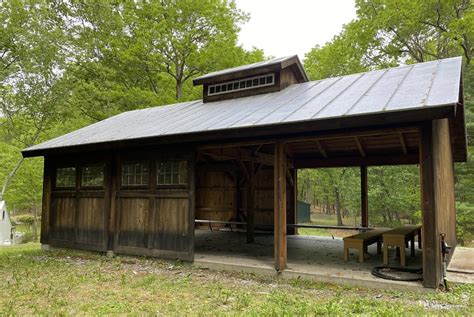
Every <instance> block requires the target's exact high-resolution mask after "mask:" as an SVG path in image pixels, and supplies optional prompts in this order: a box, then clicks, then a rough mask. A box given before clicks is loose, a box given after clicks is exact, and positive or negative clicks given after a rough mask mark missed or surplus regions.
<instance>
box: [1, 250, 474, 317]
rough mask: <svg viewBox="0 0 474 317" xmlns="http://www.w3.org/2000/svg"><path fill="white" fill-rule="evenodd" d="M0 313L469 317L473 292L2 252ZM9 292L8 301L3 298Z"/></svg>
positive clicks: (90, 256) (64, 253) (56, 253)
mask: <svg viewBox="0 0 474 317" xmlns="http://www.w3.org/2000/svg"><path fill="white" fill-rule="evenodd" d="M0 289H1V294H2V296H0V315H2V316H10V315H76V314H80V315H98V314H119V313H125V314H133V315H137V314H154V315H222V314H225V315H251V316H262V315H263V316H268V315H272V316H277V315H278V316H280V315H284V316H294V315H331V316H334V315H336V316H342V315H348V314H359V315H372V316H392V315H393V316H406V315H439V314H442V315H444V314H449V315H466V316H467V315H469V314H470V313H472V311H473V310H474V302H473V301H474V287H473V286H465V285H463V286H456V287H453V290H452V291H451V292H449V293H445V292H431V293H414V292H408V291H407V292H401V291H389V290H384V289H365V288H356V287H350V286H341V285H333V284H327V283H319V282H313V281H306V280H299V279H295V280H283V279H278V278H271V277H262V276H256V275H251V274H241V273H223V272H215V271H210V270H204V269H198V268H195V267H193V266H191V265H184V264H182V263H180V262H165V261H158V260H153V259H148V258H137V257H114V258H108V257H106V256H103V255H98V254H96V253H89V252H79V251H65V250H58V251H53V252H41V251H40V247H39V244H37V243H30V244H25V245H21V246H11V247H3V248H0ZM6 295H7V296H6Z"/></svg>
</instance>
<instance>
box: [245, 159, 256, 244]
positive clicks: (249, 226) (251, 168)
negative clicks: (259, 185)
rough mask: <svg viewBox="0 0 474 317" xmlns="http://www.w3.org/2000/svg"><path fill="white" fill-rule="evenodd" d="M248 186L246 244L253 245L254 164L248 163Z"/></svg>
mask: <svg viewBox="0 0 474 317" xmlns="http://www.w3.org/2000/svg"><path fill="white" fill-rule="evenodd" d="M248 167H249V168H248V174H249V176H250V177H249V179H248V186H247V243H253V242H254V239H255V233H254V229H255V201H254V200H255V199H254V194H255V163H254V162H253V161H250V162H249V163H248Z"/></svg>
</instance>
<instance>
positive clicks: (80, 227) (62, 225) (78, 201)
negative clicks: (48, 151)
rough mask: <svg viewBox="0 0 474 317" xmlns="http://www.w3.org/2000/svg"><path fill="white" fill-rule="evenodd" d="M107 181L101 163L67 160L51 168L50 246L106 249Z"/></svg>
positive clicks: (105, 165) (104, 163)
mask: <svg viewBox="0 0 474 317" xmlns="http://www.w3.org/2000/svg"><path fill="white" fill-rule="evenodd" d="M65 161H67V160H65ZM108 179H109V165H108V164H107V162H105V161H103V160H102V161H100V160H97V161H96V160H94V161H92V160H91V161H86V160H84V161H79V160H70V162H69V163H67V162H61V164H59V163H58V164H56V165H55V168H54V172H53V179H52V184H53V185H52V190H51V215H50V219H49V227H50V228H49V229H50V243H51V245H53V246H64V247H73V248H80V249H86V250H96V251H105V250H106V249H107V206H108V204H109V201H108V197H109V196H110V193H109V190H110V186H108Z"/></svg>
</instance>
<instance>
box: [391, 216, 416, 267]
mask: <svg viewBox="0 0 474 317" xmlns="http://www.w3.org/2000/svg"><path fill="white" fill-rule="evenodd" d="M415 235H418V248H419V249H421V226H420V225H404V226H402V227H398V228H396V229H393V230H390V231H387V232H384V233H383V264H384V265H388V247H389V246H392V247H397V250H400V266H405V265H406V259H405V248H406V247H407V245H408V241H410V247H411V256H415Z"/></svg>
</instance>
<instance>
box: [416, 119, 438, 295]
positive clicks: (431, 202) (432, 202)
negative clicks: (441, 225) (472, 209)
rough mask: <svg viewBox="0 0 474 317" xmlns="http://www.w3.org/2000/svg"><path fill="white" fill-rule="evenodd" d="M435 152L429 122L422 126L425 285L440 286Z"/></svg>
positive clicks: (421, 172) (421, 154) (421, 167)
mask: <svg viewBox="0 0 474 317" xmlns="http://www.w3.org/2000/svg"><path fill="white" fill-rule="evenodd" d="M434 156H435V153H433V127H432V123H431V122H429V123H427V124H425V125H424V126H423V127H422V131H421V138H420V177H421V201H422V204H421V210H422V215H421V221H422V228H423V231H422V232H423V233H422V234H423V237H422V243H423V285H424V286H425V287H430V288H438V286H439V283H440V281H441V278H442V276H441V263H440V258H441V250H440V242H439V237H438V233H439V232H438V225H437V222H438V219H437V212H436V211H437V208H436V197H435V196H436V193H435V181H436V180H435V178H436V175H435V166H434V160H435V157H434Z"/></svg>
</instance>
